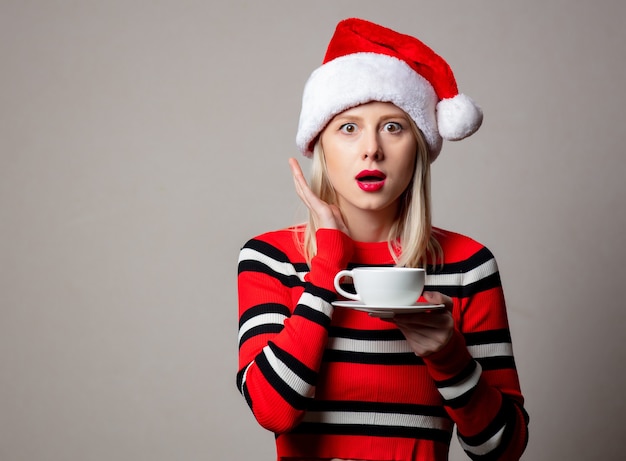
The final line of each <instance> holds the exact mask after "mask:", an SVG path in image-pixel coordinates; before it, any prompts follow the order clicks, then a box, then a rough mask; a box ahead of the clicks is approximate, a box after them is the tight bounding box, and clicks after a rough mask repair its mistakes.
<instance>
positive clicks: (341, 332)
mask: <svg viewBox="0 0 626 461" xmlns="http://www.w3.org/2000/svg"><path fill="white" fill-rule="evenodd" d="M328 336H329V337H333V338H349V339H360V340H364V341H398V340H404V339H405V337H404V335H403V334H402V332H401V331H400V330H399V329H397V328H392V329H386V330H355V329H352V328H343V327H336V326H331V327H330V328H329V330H328Z"/></svg>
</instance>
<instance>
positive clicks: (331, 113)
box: [237, 19, 528, 461]
mask: <svg viewBox="0 0 626 461" xmlns="http://www.w3.org/2000/svg"><path fill="white" fill-rule="evenodd" d="M481 121H482V113H481V111H480V109H479V108H478V107H477V106H476V105H475V104H474V103H473V101H472V100H471V99H469V98H468V97H467V96H464V95H462V94H459V93H458V91H457V88H456V82H455V81H454V77H453V75H452V72H451V70H450V69H449V67H448V66H447V64H446V63H445V61H443V59H442V58H441V57H439V56H437V55H436V54H435V53H434V52H433V51H432V50H430V49H429V48H428V47H426V46H425V45H424V44H423V43H421V42H420V41H419V40H417V39H416V38H413V37H410V36H406V35H402V34H399V33H397V32H394V31H392V30H390V29H387V28H384V27H381V26H378V25H376V24H372V23H370V22H367V21H363V20H360V19H348V20H345V21H342V22H340V23H339V24H338V26H337V29H336V31H335V34H334V36H333V38H332V39H331V42H330V44H329V47H328V51H327V54H326V57H325V59H324V63H323V64H322V66H321V67H320V68H318V69H317V70H316V71H315V72H313V74H312V75H311V77H310V78H309V80H308V82H307V85H306V87H305V91H304V96H303V105H302V112H301V116H300V125H299V127H298V134H297V138H296V141H297V144H298V146H299V148H300V150H301V151H302V152H303V153H304V154H305V156H308V157H312V159H313V171H312V177H311V185H310V186H309V184H308V183H307V181H306V179H305V177H304V175H303V174H302V171H301V169H300V166H299V164H298V162H297V161H296V160H295V159H290V166H291V170H292V174H293V177H294V182H295V187H296V191H297V193H298V195H299V196H300V198H301V199H302V200H303V202H304V203H305V204H306V206H307V207H308V209H309V216H310V219H309V223H308V224H306V225H301V226H296V227H292V228H288V229H283V230H279V231H275V232H269V233H266V234H263V235H261V236H258V237H256V238H254V239H252V240H250V241H249V242H248V243H246V245H245V246H244V247H243V248H242V250H241V254H240V259H239V276H238V277H239V279H238V282H239V311H240V322H239V373H238V375H237V385H238V388H239V390H240V391H241V393H242V394H243V396H244V397H245V398H246V401H247V402H248V404H249V406H250V408H251V409H252V412H253V414H254V416H255V417H256V419H257V420H258V422H259V423H260V424H261V425H262V426H263V427H265V428H267V429H268V430H270V431H273V432H274V433H275V435H276V448H277V456H278V459H279V460H329V459H341V460H369V461H382V460H444V459H447V457H448V451H449V445H450V440H451V436H452V430H453V427H454V425H456V427H457V434H458V437H459V440H460V443H461V445H462V447H463V448H464V450H465V451H466V452H467V454H468V455H469V456H470V457H471V458H472V459H506V460H512V459H518V458H519V457H520V456H521V454H522V452H523V451H524V448H525V446H526V442H527V433H528V432H527V425H528V417H527V414H526V412H525V410H524V407H523V397H522V394H521V391H520V387H519V381H518V377H517V372H516V369H515V363H514V360H513V355H512V347H511V340H510V334H509V328H508V322H507V317H506V310H505V304H504V297H503V293H502V287H501V283H500V277H499V273H498V269H497V266H496V263H495V260H494V258H493V255H492V254H491V253H490V252H489V251H488V250H487V249H486V248H485V247H484V246H482V245H481V244H479V243H477V242H475V241H474V240H472V239H470V238H468V237H464V236H462V235H459V234H456V233H453V232H449V231H444V230H441V229H435V228H433V227H432V226H431V218H430V163H432V161H434V159H435V158H436V157H437V155H438V154H439V152H440V149H441V144H442V139H448V140H457V139H462V138H464V137H466V136H468V135H470V134H472V133H473V132H474V131H476V130H477V129H478V127H479V126H480V124H481ZM360 265H401V266H410V267H424V268H426V270H427V274H428V275H427V280H426V285H427V289H426V291H425V292H424V294H423V297H424V301H425V302H428V303H433V304H438V303H441V304H445V306H446V308H447V309H443V310H437V311H432V312H420V313H415V314H402V315H396V316H395V317H393V318H391V319H381V318H376V317H372V316H370V315H368V314H367V313H365V312H361V311H357V310H351V309H346V308H341V307H334V306H333V304H332V303H333V302H334V301H336V300H337V299H338V297H337V293H336V291H335V289H334V285H333V279H334V276H335V274H336V273H337V272H339V271H340V270H342V269H345V268H347V267H350V268H352V267H356V266H360Z"/></svg>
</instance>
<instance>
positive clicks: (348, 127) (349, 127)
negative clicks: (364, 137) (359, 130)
mask: <svg viewBox="0 0 626 461" xmlns="http://www.w3.org/2000/svg"><path fill="white" fill-rule="evenodd" d="M339 129H340V130H341V131H343V132H344V133H348V134H352V133H354V132H355V131H356V125H355V124H354V123H346V124H344V125H341V127H340V128H339Z"/></svg>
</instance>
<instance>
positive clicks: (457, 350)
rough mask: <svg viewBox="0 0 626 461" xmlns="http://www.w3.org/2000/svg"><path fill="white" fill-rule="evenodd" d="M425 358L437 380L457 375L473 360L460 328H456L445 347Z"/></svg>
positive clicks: (431, 373) (433, 376)
mask: <svg viewBox="0 0 626 461" xmlns="http://www.w3.org/2000/svg"><path fill="white" fill-rule="evenodd" d="M423 359H424V363H425V364H426V366H427V367H428V369H429V372H430V375H431V376H432V378H433V379H434V380H435V381H442V380H445V379H449V378H451V377H454V376H456V375H457V374H459V373H461V372H462V371H463V370H464V369H465V367H466V366H467V364H468V363H469V361H470V360H473V359H472V356H471V355H470V353H469V351H468V350H467V346H466V344H465V338H463V335H462V334H461V333H460V332H459V331H458V330H454V332H453V333H452V337H451V338H450V341H448V344H446V345H445V347H444V348H443V349H441V350H440V351H437V352H435V353H433V354H430V355H428V356H426V357H424V358H423Z"/></svg>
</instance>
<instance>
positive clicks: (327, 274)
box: [308, 229, 354, 292]
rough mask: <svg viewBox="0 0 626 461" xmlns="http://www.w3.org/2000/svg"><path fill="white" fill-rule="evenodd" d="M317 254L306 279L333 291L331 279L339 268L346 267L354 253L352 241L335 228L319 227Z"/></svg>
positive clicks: (316, 236)
mask: <svg viewBox="0 0 626 461" xmlns="http://www.w3.org/2000/svg"><path fill="white" fill-rule="evenodd" d="M315 238H316V240H317V254H316V255H315V256H314V257H313V259H312V260H311V271H310V272H309V274H308V281H310V282H311V283H312V284H313V285H315V286H317V287H320V288H325V289H326V290H330V291H332V292H335V286H334V283H333V280H334V279H335V275H336V274H337V272H339V271H340V270H343V269H345V268H346V267H347V265H348V262H349V261H350V258H351V257H352V255H353V253H354V242H353V241H352V239H351V238H350V237H349V236H348V235H346V234H345V233H343V232H341V231H339V230H336V229H319V230H318V231H317V232H316V234H315Z"/></svg>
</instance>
